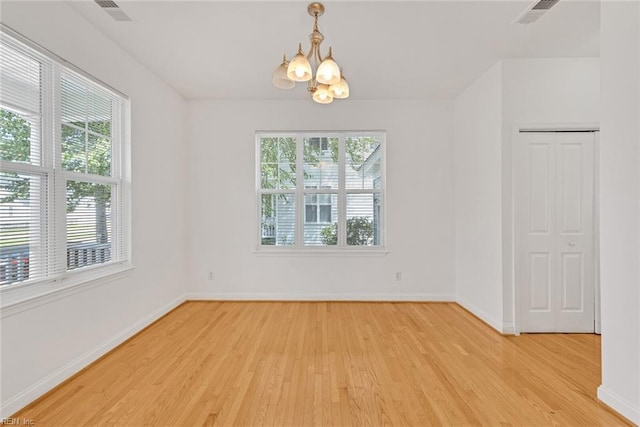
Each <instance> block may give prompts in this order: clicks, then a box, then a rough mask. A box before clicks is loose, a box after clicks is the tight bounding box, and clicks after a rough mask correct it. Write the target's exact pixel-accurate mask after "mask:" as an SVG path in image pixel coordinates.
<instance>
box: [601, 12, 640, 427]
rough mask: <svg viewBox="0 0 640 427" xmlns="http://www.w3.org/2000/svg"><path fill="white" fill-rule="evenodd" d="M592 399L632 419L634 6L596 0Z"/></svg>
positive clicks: (635, 405)
mask: <svg viewBox="0 0 640 427" xmlns="http://www.w3.org/2000/svg"><path fill="white" fill-rule="evenodd" d="M601 28H602V31H601V55H602V132H601V138H600V139H601V144H600V153H601V154H600V164H601V172H600V192H601V197H600V212H601V221H600V245H601V263H600V265H601V293H602V385H601V386H600V387H599V388H598V398H600V399H601V400H602V401H604V402H605V403H606V404H608V405H609V406H611V407H612V408H614V409H615V410H617V411H618V412H620V413H622V414H623V415H625V416H626V417H627V418H629V419H630V420H632V421H634V422H635V423H637V424H640V344H639V341H640V317H639V316H640V315H639V313H640V302H639V298H640V296H639V292H638V289H639V288H640V129H639V127H640V5H639V4H638V3H637V2H623V3H618V2H602V5H601Z"/></svg>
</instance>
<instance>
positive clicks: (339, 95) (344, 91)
mask: <svg viewBox="0 0 640 427" xmlns="http://www.w3.org/2000/svg"><path fill="white" fill-rule="evenodd" d="M329 91H330V92H331V93H332V94H333V97H334V98H336V99H345V98H348V97H349V84H348V83H347V80H346V79H345V78H344V75H342V77H340V82H339V83H338V84H336V85H331V86H330V87H329Z"/></svg>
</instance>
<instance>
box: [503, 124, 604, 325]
mask: <svg viewBox="0 0 640 427" xmlns="http://www.w3.org/2000/svg"><path fill="white" fill-rule="evenodd" d="M595 138H596V134H595V132H520V133H519V135H518V141H517V144H518V146H517V148H516V150H517V151H516V159H515V160H516V162H515V169H514V177H515V221H514V231H515V233H516V247H515V254H516V260H515V261H516V270H515V273H516V274H515V279H516V287H517V292H516V295H517V301H516V303H517V304H518V307H517V309H518V319H519V323H520V326H519V329H520V331H521V332H594V318H595V309H594V303H595V268H594V205H595V204H594V184H595V157H594V151H595Z"/></svg>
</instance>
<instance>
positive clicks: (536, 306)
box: [529, 253, 551, 312]
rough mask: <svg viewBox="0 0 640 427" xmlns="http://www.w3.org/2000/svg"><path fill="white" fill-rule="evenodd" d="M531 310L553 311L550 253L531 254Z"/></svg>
mask: <svg viewBox="0 0 640 427" xmlns="http://www.w3.org/2000/svg"><path fill="white" fill-rule="evenodd" d="M529 266H530V268H529V273H530V278H529V310H530V311H544V312H549V311H550V310H551V256H550V254H549V253H532V254H529Z"/></svg>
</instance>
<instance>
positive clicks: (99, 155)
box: [61, 73, 113, 176]
mask: <svg viewBox="0 0 640 427" xmlns="http://www.w3.org/2000/svg"><path fill="white" fill-rule="evenodd" d="M61 97H62V100H61V110H62V167H63V168H64V169H65V170H69V171H74V172H82V173H89V174H94V175H102V176H110V175H111V138H109V136H110V135H111V120H112V116H113V111H112V103H111V99H110V98H109V97H108V96H107V95H105V94H104V93H102V92H101V91H100V90H99V89H97V88H95V87H93V86H92V85H91V84H89V83H87V82H83V81H81V80H80V78H78V77H76V76H74V75H72V74H66V73H65V74H63V76H62V81H61ZM89 131H91V132H89ZM92 132H95V133H97V134H99V135H95V134H94V133H92Z"/></svg>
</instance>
